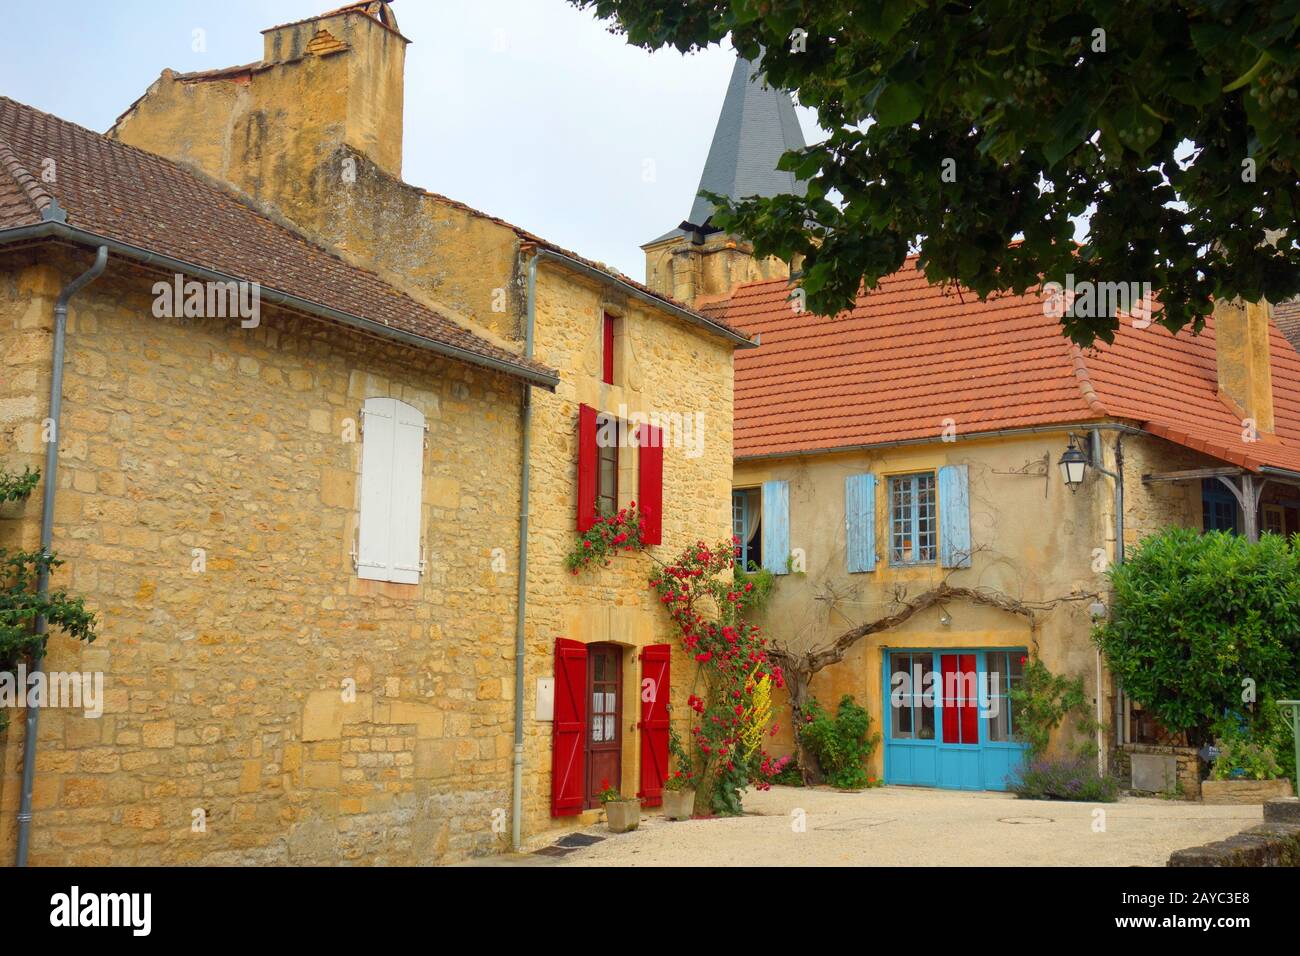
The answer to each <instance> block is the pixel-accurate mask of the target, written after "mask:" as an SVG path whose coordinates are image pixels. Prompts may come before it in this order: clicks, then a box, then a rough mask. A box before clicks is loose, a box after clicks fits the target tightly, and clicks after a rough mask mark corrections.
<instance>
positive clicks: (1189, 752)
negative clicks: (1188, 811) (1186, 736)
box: [1111, 744, 1201, 800]
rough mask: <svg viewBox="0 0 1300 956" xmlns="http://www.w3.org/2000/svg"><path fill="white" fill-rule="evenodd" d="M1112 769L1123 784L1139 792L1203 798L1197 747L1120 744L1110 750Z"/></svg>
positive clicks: (1148, 794)
mask: <svg viewBox="0 0 1300 956" xmlns="http://www.w3.org/2000/svg"><path fill="white" fill-rule="evenodd" d="M1134 757H1137V758H1138V760H1137V762H1136V763H1137V776H1136V778H1135V777H1134V759H1133V758H1134ZM1111 773H1112V774H1113V775H1114V776H1115V778H1116V779H1117V780H1119V783H1120V786H1121V787H1123V788H1124V789H1125V790H1128V791H1129V792H1130V793H1134V794H1137V795H1138V796H1158V797H1164V796H1177V797H1178V798H1179V799H1182V800H1199V799H1201V763H1200V758H1199V757H1198V756H1197V755H1196V749H1195V748H1194V747H1165V746H1158V745H1156V744H1121V745H1120V746H1119V748H1118V749H1117V750H1115V751H1113V752H1112V754H1111Z"/></svg>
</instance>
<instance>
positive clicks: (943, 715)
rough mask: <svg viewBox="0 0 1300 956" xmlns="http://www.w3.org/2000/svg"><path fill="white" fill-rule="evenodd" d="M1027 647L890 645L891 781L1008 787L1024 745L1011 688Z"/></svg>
mask: <svg viewBox="0 0 1300 956" xmlns="http://www.w3.org/2000/svg"><path fill="white" fill-rule="evenodd" d="M1025 655H1026V652H1025V650H1024V649H1023V648H995V649H972V650H963V649H952V648H943V649H935V648H926V649H916V650H889V651H886V652H885V661H884V678H885V685H884V686H885V707H884V716H885V721H884V723H885V726H884V732H883V737H884V747H885V782H886V783H893V784H910V785H912V786H920V787H945V788H949V789H953V790H1006V789H1007V778H1008V776H1010V775H1011V774H1012V773H1013V772H1014V771H1015V770H1016V769H1017V768H1019V767H1020V765H1021V764H1022V762H1023V761H1024V757H1025V745H1024V744H1022V743H1020V742H1019V741H1017V740H1016V739H1015V737H1014V728H1015V714H1014V712H1013V707H1012V701H1011V688H1012V687H1015V686H1016V685H1017V684H1019V682H1020V681H1021V679H1022V675H1023V673H1024V664H1025V660H1026V656H1025Z"/></svg>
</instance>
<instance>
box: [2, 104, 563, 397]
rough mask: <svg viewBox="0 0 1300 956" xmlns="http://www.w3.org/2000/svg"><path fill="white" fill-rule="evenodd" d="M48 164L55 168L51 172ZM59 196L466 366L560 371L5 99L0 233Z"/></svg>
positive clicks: (109, 233) (170, 168) (234, 206)
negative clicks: (450, 354)
mask: <svg viewBox="0 0 1300 956" xmlns="http://www.w3.org/2000/svg"><path fill="white" fill-rule="evenodd" d="M51 163H52V164H53V165H50V164H51ZM47 169H49V170H50V171H51V172H52V175H51V176H49V177H44V178H42V175H41V174H42V173H43V172H44V171H45V170H47ZM45 179H52V181H51V182H46V181H45ZM52 199H53V200H57V202H58V204H59V206H61V207H62V208H63V209H64V210H65V211H66V214H67V224H68V225H69V226H72V227H75V228H77V229H80V230H84V231H86V232H89V233H93V234H95V235H97V236H102V237H104V238H107V239H112V240H116V241H118V242H121V243H126V244H129V245H132V246H137V247H140V248H143V249H146V250H149V251H150V252H153V253H157V254H159V255H163V256H168V257H171V258H174V259H178V260H180V261H182V262H186V263H189V264H191V265H195V266H199V267H201V268H204V269H209V270H212V271H214V272H219V273H222V274H225V275H230V276H234V277H236V278H239V279H241V280H244V281H249V282H257V283H259V284H261V286H262V287H263V288H264V289H269V290H274V291H276V292H280V293H284V294H286V295H289V296H294V297H297V298H299V299H304V300H307V301H308V302H311V303H315V304H318V305H322V306H325V307H327V308H330V309H333V310H336V311H338V312H342V313H346V314H348V315H352V316H356V317H358V318H360V319H363V320H368V321H370V322H373V323H377V324H380V325H383V326H386V327H388V328H390V329H394V330H398V331H400V332H403V333H406V334H409V335H413V336H416V337H417V338H418V339H420V340H423V341H427V342H428V343H429V347H430V348H432V349H434V350H435V351H439V350H444V349H440V348H439V347H445V348H450V349H451V350H453V351H455V352H457V353H460V354H463V357H464V359H465V360H466V361H469V362H475V361H476V360H479V361H482V362H483V363H484V364H489V365H493V366H500V365H505V366H506V367H507V369H508V370H510V371H513V372H515V373H516V374H520V375H523V376H524V377H527V378H530V379H533V380H541V379H545V380H551V381H553V380H554V379H555V378H556V373H555V372H554V371H552V370H551V369H548V368H547V367H546V366H544V365H542V364H540V363H538V362H534V361H531V360H529V359H525V358H523V357H521V356H519V355H516V354H515V353H513V352H510V351H508V350H506V349H503V348H501V347H500V346H498V345H495V344H493V343H491V342H489V341H487V340H486V339H484V338H482V337H480V336H478V335H475V334H474V333H473V332H471V331H469V330H468V329H466V328H464V327H462V326H461V325H459V324H457V323H456V322H455V321H453V320H452V319H450V318H448V317H447V316H444V315H441V314H439V313H438V312H435V311H434V310H432V309H430V308H428V307H427V306H425V305H423V304H421V303H419V302H417V301H415V300H414V299H412V298H411V297H410V296H408V295H406V294H405V293H403V292H400V291H399V290H397V289H395V288H394V287H392V286H391V285H389V284H388V283H386V282H384V281H383V280H382V279H380V278H379V277H378V276H376V275H375V274H374V273H372V272H367V271H366V270H364V269H360V268H358V267H356V266H353V265H350V264H348V263H346V262H344V261H343V260H342V259H340V258H339V257H338V256H335V255H333V254H332V253H330V252H328V251H326V250H324V249H322V248H321V247H319V246H317V245H315V244H313V243H311V242H310V241H308V240H307V239H306V238H304V237H303V236H301V235H300V234H298V233H297V232H294V231H293V230H291V229H289V228H287V227H285V226H283V225H281V224H279V223H277V222H274V221H272V220H271V219H269V218H267V217H266V216H264V215H262V214H260V213H258V212H257V211H256V210H254V209H253V208H252V207H251V206H249V205H247V204H245V203H244V202H242V201H240V200H239V199H238V198H236V197H235V196H233V195H231V194H229V193H227V192H225V191H223V190H221V189H219V188H217V187H216V186H214V185H212V184H210V183H209V182H207V181H206V180H204V179H202V178H201V177H199V176H197V175H195V174H194V173H192V172H190V171H188V170H186V169H184V168H183V167H181V166H179V165H177V164H176V163H173V162H171V161H170V160H167V159H163V158H162V157H160V156H155V155H154V154H152V153H147V152H145V151H143V150H140V149H136V148H134V147H132V146H127V145H126V144H124V143H121V142H118V141H116V140H112V139H109V138H108V137H106V136H102V135H100V134H99V133H95V132H92V131H91V130H88V129H84V128H83V127H80V126H77V125H75V124H73V123H69V122H67V121H65V120H62V119H59V118H58V117H55V116H50V115H49V114H47V113H42V112H40V111H39V110H36V109H33V108H32V107H30V106H24V105H23V104H21V103H16V102H14V101H13V100H10V99H7V98H5V97H0V231H2V230H6V229H12V228H16V227H21V226H29V225H35V224H38V223H40V222H41V221H42V219H43V218H44V216H43V215H42V214H43V212H44V211H45V210H46V208H47V207H49V205H50V203H51V200H52Z"/></svg>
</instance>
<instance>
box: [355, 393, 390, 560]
mask: <svg viewBox="0 0 1300 956" xmlns="http://www.w3.org/2000/svg"><path fill="white" fill-rule="evenodd" d="M396 405H397V402H396V401H395V400H393V399H391V398H368V399H366V403H365V405H364V406H363V407H362V409H361V415H362V425H361V517H360V521H359V524H358V528H357V575H358V576H359V577H363V578H368V579H370V580H373V581H387V580H388V577H389V572H390V570H391V564H392V550H393V549H392V545H391V543H390V535H391V528H392V518H391V511H392V509H391V508H390V507H389V505H390V502H391V501H392V500H393V498H392V490H393V436H394V432H395V431H396V419H397V409H396Z"/></svg>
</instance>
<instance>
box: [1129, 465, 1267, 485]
mask: <svg viewBox="0 0 1300 956" xmlns="http://www.w3.org/2000/svg"><path fill="white" fill-rule="evenodd" d="M1245 472H1246V470H1245V469H1244V468H1237V467H1235V466H1232V465H1226V466H1224V467H1222V468H1192V469H1190V470H1189V471H1159V472H1156V473H1155V474H1150V475H1143V476H1142V480H1143V481H1144V482H1150V481H1195V480H1196V479H1198V478H1233V477H1236V476H1237V475H1241V474H1245Z"/></svg>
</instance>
